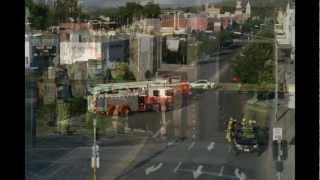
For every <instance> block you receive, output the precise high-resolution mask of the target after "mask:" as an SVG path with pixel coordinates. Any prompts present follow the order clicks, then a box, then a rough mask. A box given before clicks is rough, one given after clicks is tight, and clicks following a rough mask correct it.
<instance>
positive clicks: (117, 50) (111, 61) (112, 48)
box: [102, 36, 129, 69]
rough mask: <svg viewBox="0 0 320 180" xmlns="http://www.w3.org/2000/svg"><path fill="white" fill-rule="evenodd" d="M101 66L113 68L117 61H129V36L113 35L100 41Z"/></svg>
mask: <svg viewBox="0 0 320 180" xmlns="http://www.w3.org/2000/svg"><path fill="white" fill-rule="evenodd" d="M102 59H103V66H104V68H107V69H114V68H115V66H116V64H118V63H129V37H127V36H115V37H114V38H113V37H111V38H108V39H107V40H105V41H104V42H103V43H102Z"/></svg>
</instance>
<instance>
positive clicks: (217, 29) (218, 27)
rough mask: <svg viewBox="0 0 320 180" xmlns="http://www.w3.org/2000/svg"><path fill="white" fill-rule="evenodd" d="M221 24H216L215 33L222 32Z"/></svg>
mask: <svg viewBox="0 0 320 180" xmlns="http://www.w3.org/2000/svg"><path fill="white" fill-rule="evenodd" d="M221 28H222V26H221V22H215V23H214V25H213V31H214V32H220V31H221Z"/></svg>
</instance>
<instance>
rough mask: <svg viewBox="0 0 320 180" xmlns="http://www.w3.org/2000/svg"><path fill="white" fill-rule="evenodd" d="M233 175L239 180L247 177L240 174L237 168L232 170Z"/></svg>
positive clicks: (242, 173)
mask: <svg viewBox="0 0 320 180" xmlns="http://www.w3.org/2000/svg"><path fill="white" fill-rule="evenodd" d="M234 174H235V176H236V177H237V178H239V180H245V179H247V176H246V174H245V173H244V172H240V170H239V168H236V169H235V170H234Z"/></svg>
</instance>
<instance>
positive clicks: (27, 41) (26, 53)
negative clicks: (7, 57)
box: [24, 34, 32, 69]
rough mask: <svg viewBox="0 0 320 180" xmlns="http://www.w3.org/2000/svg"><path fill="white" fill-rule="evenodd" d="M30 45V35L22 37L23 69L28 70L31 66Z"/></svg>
mask: <svg viewBox="0 0 320 180" xmlns="http://www.w3.org/2000/svg"><path fill="white" fill-rule="evenodd" d="M31 56H32V54H31V45H30V35H29V34H25V36H24V58H25V60H24V67H25V69H29V68H30V64H31Z"/></svg>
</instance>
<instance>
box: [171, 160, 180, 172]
mask: <svg viewBox="0 0 320 180" xmlns="http://www.w3.org/2000/svg"><path fill="white" fill-rule="evenodd" d="M181 164H182V162H181V161H180V162H179V164H178V165H177V167H176V168H174V170H173V172H174V173H176V172H177V171H178V170H179V168H180V166H181Z"/></svg>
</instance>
